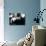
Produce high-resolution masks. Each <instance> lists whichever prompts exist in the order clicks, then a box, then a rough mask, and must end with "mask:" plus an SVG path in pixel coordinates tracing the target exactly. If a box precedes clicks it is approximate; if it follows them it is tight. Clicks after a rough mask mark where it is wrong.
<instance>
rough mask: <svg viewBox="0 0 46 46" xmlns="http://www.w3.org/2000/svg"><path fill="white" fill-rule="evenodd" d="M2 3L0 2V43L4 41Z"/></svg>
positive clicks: (0, 0) (1, 0)
mask: <svg viewBox="0 0 46 46" xmlns="http://www.w3.org/2000/svg"><path fill="white" fill-rule="evenodd" d="M3 6H4V3H3V0H0V42H2V41H4V8H3Z"/></svg>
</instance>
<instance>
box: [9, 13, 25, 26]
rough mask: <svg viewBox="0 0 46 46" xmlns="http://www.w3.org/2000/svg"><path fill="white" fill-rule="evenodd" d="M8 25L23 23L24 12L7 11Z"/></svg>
mask: <svg viewBox="0 0 46 46" xmlns="http://www.w3.org/2000/svg"><path fill="white" fill-rule="evenodd" d="M9 24H10V25H25V14H23V13H16V14H14V13H9Z"/></svg>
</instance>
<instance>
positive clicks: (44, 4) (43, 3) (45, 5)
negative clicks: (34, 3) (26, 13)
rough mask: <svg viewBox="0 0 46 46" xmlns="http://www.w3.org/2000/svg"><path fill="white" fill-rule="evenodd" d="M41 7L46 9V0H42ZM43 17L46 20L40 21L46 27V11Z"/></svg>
mask: <svg viewBox="0 0 46 46" xmlns="http://www.w3.org/2000/svg"><path fill="white" fill-rule="evenodd" d="M40 9H41V10H43V9H46V0H40ZM42 17H43V19H44V21H43V22H42V21H40V25H43V26H45V27H46V11H45V12H44V13H43V15H42ZM45 43H46V42H45Z"/></svg>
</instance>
